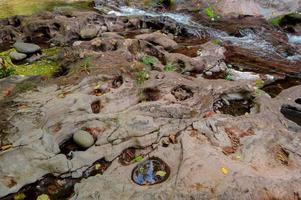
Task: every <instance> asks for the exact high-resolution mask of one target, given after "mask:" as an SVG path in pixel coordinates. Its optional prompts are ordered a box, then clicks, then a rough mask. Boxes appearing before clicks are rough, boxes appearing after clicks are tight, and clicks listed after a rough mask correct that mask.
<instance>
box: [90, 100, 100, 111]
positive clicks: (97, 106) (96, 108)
mask: <svg viewBox="0 0 301 200" xmlns="http://www.w3.org/2000/svg"><path fill="white" fill-rule="evenodd" d="M101 108H102V106H101V102H100V101H99V100H98V101H94V102H93V103H92V104H91V110H92V112H93V113H94V114H98V113H100V110H101Z"/></svg>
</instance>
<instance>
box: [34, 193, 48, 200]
mask: <svg viewBox="0 0 301 200" xmlns="http://www.w3.org/2000/svg"><path fill="white" fill-rule="evenodd" d="M37 200H50V198H49V196H48V195H47V194H42V195H40V196H38V198H37Z"/></svg>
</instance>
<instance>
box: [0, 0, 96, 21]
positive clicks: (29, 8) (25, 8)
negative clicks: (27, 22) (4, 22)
mask: <svg viewBox="0 0 301 200" xmlns="http://www.w3.org/2000/svg"><path fill="white" fill-rule="evenodd" d="M91 2H92V0H82V1H74V2H71V1H66V0H26V1H24V0H2V1H0V8H1V12H0V18H7V17H11V16H15V15H33V14H36V13H39V12H42V11H44V10H48V11H51V10H53V9H57V8H60V7H68V8H72V9H91V6H90V4H91Z"/></svg>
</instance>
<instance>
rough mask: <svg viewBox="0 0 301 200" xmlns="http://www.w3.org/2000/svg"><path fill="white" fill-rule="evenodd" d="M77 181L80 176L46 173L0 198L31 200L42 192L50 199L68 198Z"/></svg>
mask: <svg viewBox="0 0 301 200" xmlns="http://www.w3.org/2000/svg"><path fill="white" fill-rule="evenodd" d="M79 181H80V178H76V179H75V178H59V177H55V176H53V175H51V174H48V175H45V176H44V177H43V178H42V179H41V180H38V181H36V182H35V183H32V184H29V185H26V186H24V187H22V188H21V189H20V190H19V192H17V193H15V194H10V195H8V196H6V197H4V198H2V200H12V199H22V200H33V199H37V198H38V196H40V195H42V194H43V195H48V197H49V198H50V199H58V200H59V199H69V198H70V197H71V196H72V194H73V193H74V185H75V184H76V183H78V182H79ZM21 197H22V198H21Z"/></svg>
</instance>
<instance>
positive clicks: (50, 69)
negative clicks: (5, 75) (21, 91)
mask: <svg viewBox="0 0 301 200" xmlns="http://www.w3.org/2000/svg"><path fill="white" fill-rule="evenodd" d="M14 51H15V50H14V49H10V50H8V51H5V52H2V53H0V58H1V59H2V60H3V61H4V65H5V67H6V68H7V69H12V70H13V71H14V72H13V73H11V74H10V75H12V74H15V75H25V76H38V75H41V76H51V75H52V74H53V73H54V72H55V71H56V70H57V69H58V63H57V62H55V61H53V60H49V59H47V58H44V59H42V60H39V61H37V62H34V63H32V64H21V65H15V64H13V63H12V61H11V59H10V57H9V54H10V53H11V52H14ZM59 51H60V49H59V48H57V47H54V48H50V49H46V50H43V54H44V55H46V57H52V56H55V55H57V54H58V52H59Z"/></svg>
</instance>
